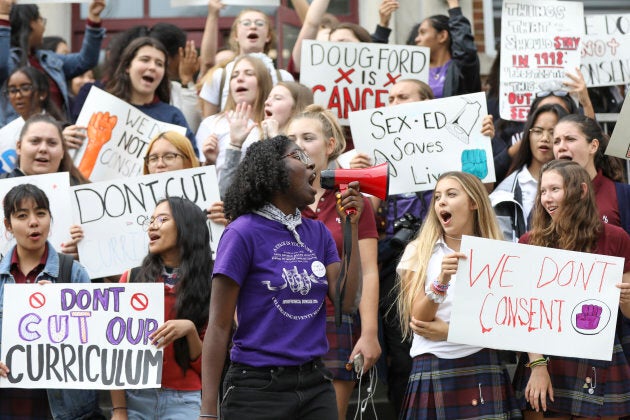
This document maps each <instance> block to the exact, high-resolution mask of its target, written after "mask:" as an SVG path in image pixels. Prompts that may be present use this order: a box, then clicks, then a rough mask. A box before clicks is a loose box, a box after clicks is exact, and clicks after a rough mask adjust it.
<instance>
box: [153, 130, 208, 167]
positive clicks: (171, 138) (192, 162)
mask: <svg viewBox="0 0 630 420" xmlns="http://www.w3.org/2000/svg"><path fill="white" fill-rule="evenodd" d="M162 139H163V140H166V141H168V142H169V143H171V144H172V145H173V146H175V148H176V149H177V150H178V151H179V152H180V153H181V154H182V155H184V162H185V165H186V168H185V169H189V168H196V167H198V166H199V159H197V155H196V154H195V151H194V149H193V147H192V144H191V143H190V140H189V139H188V137H186V136H184V135H183V134H179V133H178V132H176V131H164V132H163V133H160V134H158V135H157V136H155V137H153V139H152V140H151V141H150V142H149V146H148V147H147V153H146V155H145V156H149V154H150V153H151V149H152V148H153V144H154V143H155V142H156V141H158V140H162ZM142 173H143V174H144V175H146V174H148V173H150V172H149V166H148V165H147V161H146V160H145V161H144V165H143V166H142Z"/></svg>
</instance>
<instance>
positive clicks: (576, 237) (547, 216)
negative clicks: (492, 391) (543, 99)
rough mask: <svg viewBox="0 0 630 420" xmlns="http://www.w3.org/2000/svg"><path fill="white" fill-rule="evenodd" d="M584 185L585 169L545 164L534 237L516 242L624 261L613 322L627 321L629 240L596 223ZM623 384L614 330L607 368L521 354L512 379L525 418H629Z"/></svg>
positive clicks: (627, 373)
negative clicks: (528, 364) (622, 259)
mask: <svg viewBox="0 0 630 420" xmlns="http://www.w3.org/2000/svg"><path fill="white" fill-rule="evenodd" d="M565 118H567V117H565ZM563 124H566V123H562V122H560V123H558V125H557V126H556V130H558V133H556V134H555V137H556V138H558V137H560V138H561V139H563V140H564V136H565V132H566V130H567V128H568V127H562V126H561V125H563ZM575 134H577V133H575ZM582 141H583V140H582ZM590 178H591V177H590V176H589V174H588V169H587V170H584V169H583V168H582V167H581V165H579V164H577V163H576V162H570V161H563V160H554V161H551V162H548V163H547V164H545V165H543V167H542V170H541V176H540V183H539V184H538V190H537V194H536V205H535V207H534V210H533V212H534V215H533V220H532V230H531V231H530V232H528V233H526V234H525V235H524V236H523V237H522V238H521V239H520V240H519V242H521V243H525V244H530V245H537V246H544V247H550V248H558V249H565V250H569V251H579V252H589V253H594V254H602V255H611V256H617V257H623V258H625V263H624V269H623V271H624V274H623V278H620V279H618V283H617V285H616V286H617V287H618V288H620V289H621V293H620V301H619V310H620V312H621V313H620V314H619V316H622V314H623V315H625V316H626V317H627V316H630V284H628V283H630V238H628V235H627V234H626V233H625V232H624V231H623V229H621V228H619V227H617V226H613V225H612V224H611V223H605V222H603V221H602V220H601V218H600V214H599V213H600V212H601V209H599V210H598V204H597V202H596V199H595V196H594V191H593V190H594V188H593V187H594V185H595V184H594V183H593V182H592V181H591V179H590ZM613 309H614V308H613ZM624 319H627V318H624ZM533 361H538V363H537V364H536V365H535V366H534V367H528V366H527V365H526V363H528V362H533ZM541 362H542V363H541ZM629 382H630V366H629V364H628V361H627V359H626V356H625V355H624V353H623V350H622V346H621V345H620V339H619V330H617V333H616V334H615V339H614V345H613V350H612V355H611V360H610V361H608V360H606V361H602V360H589V359H577V358H572V357H560V356H552V357H551V358H547V360H545V358H544V357H543V356H542V355H541V354H533V353H529V354H528V353H523V354H522V355H521V358H520V361H519V364H518V365H517V368H516V373H515V376H514V388H515V389H516V394H517V397H519V398H520V403H521V408H522V409H524V410H525V411H524V412H523V413H524V417H525V419H543V417H544V418H554V419H566V420H569V419H574V418H580V419H586V418H590V419H610V420H612V419H618V418H621V417H625V416H626V415H627V414H628V413H630V400H629V399H628V398H627V395H628V386H630V384H629ZM543 412H544V413H543Z"/></svg>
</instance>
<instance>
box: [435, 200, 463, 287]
mask: <svg viewBox="0 0 630 420" xmlns="http://www.w3.org/2000/svg"><path fill="white" fill-rule="evenodd" d="M436 201H437V200H436ZM460 258H462V259H466V254H464V253H462V252H453V253H452V254H448V255H445V256H444V258H443V259H442V272H441V273H440V278H439V282H440V283H442V284H447V283H448V282H450V281H451V276H452V275H453V274H455V273H456V272H457V265H458V264H459V259H460Z"/></svg>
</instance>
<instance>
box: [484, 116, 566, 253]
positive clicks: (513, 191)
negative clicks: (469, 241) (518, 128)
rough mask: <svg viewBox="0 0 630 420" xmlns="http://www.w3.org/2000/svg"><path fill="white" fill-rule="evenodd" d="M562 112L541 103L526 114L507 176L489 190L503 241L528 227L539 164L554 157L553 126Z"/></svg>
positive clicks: (525, 230) (515, 236)
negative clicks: (519, 139) (521, 136)
mask: <svg viewBox="0 0 630 420" xmlns="http://www.w3.org/2000/svg"><path fill="white" fill-rule="evenodd" d="M565 115H567V113H566V111H565V110H564V108H562V107H560V106H558V105H542V106H540V107H538V108H537V109H536V110H535V111H533V112H532V113H531V114H529V116H528V117H527V123H526V124H525V130H524V131H523V139H522V141H521V143H520V146H519V149H518V152H517V153H516V155H515V156H514V159H513V160H512V167H511V168H510V170H509V171H508V176H507V177H506V178H505V179H504V180H503V181H502V182H501V183H500V184H499V185H498V186H497V187H496V188H495V190H494V191H493V192H492V194H490V201H491V202H492V206H493V207H494V211H495V213H496V214H497V219H498V220H499V225H500V226H501V230H502V231H503V237H504V239H505V240H506V241H513V242H516V241H518V238H520V237H521V236H522V235H523V234H524V233H525V232H527V231H528V230H529V225H530V217H529V216H530V213H531V211H532V209H533V207H534V202H535V198H536V189H537V187H538V181H539V178H540V168H541V167H542V165H544V164H545V163H547V162H549V161H550V160H553V133H554V127H555V126H556V124H557V123H558V120H559V119H560V118H562V117H564V116H565Z"/></svg>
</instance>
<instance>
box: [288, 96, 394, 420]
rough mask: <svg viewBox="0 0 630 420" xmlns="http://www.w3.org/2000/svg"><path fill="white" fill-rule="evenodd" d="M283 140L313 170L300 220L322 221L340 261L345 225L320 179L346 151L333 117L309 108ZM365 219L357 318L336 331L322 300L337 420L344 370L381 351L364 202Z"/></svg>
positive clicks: (370, 223)
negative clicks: (308, 161)
mask: <svg viewBox="0 0 630 420" xmlns="http://www.w3.org/2000/svg"><path fill="white" fill-rule="evenodd" d="M287 136H288V137H289V138H290V139H291V140H293V141H294V142H295V144H297V145H298V147H300V148H301V149H303V150H304V151H305V152H306V153H307V154H308V155H309V156H310V158H311V159H312V161H313V163H314V164H315V173H316V178H315V181H314V182H313V187H314V188H315V191H316V195H315V201H314V202H313V203H312V204H310V205H309V206H307V207H305V208H304V209H302V216H303V217H307V218H309V219H315V220H321V221H322V222H323V223H324V224H325V225H326V227H327V228H328V230H329V231H330V233H331V234H332V236H333V238H334V239H335V244H336V245H337V252H338V254H339V255H340V256H341V254H342V247H343V225H342V224H341V223H339V221H338V220H339V219H338V216H337V211H336V198H335V193H334V191H332V190H327V189H324V188H322V186H321V184H320V173H321V171H322V170H325V169H328V168H330V167H331V166H330V165H331V164H332V165H333V166H334V165H335V159H337V157H338V156H339V155H340V154H341V153H342V152H343V151H344V149H345V147H346V141H345V138H344V136H343V131H342V129H341V127H340V126H339V123H338V122H337V119H336V118H335V116H334V115H333V114H332V113H331V112H330V111H329V110H326V109H324V108H322V107H321V106H319V105H310V106H308V107H306V109H305V110H304V112H302V113H300V114H298V115H297V116H296V117H295V118H294V119H293V120H292V121H291V123H290V124H289V127H288V129H287ZM363 208H364V213H363V214H362V215H361V218H360V219H359V250H360V252H361V273H362V279H363V288H362V291H361V301H360V303H359V314H358V315H360V328H359V318H358V316H357V314H347V315H344V316H343V320H342V324H341V326H339V327H337V326H336V325H335V318H334V315H335V307H334V305H333V303H332V301H331V300H330V299H326V336H327V338H328V343H329V347H330V348H329V349H328V353H326V355H325V356H324V363H325V365H326V367H327V368H328V369H329V370H330V371H331V372H332V374H333V378H334V380H333V386H334V387H335V395H336V397H337V411H338V416H339V418H340V419H345V418H346V411H347V409H348V402H349V401H350V395H351V394H352V391H353V389H354V385H355V382H356V381H355V378H356V376H355V373H354V371H353V370H351V371H348V370H347V369H346V363H348V362H352V360H353V359H354V356H355V355H357V354H361V355H363V358H364V367H363V370H364V371H363V372H361V374H367V372H368V370H370V368H371V367H372V366H373V365H374V364H375V363H376V361H377V360H378V358H379V356H380V354H381V347H380V345H379V343H378V334H377V332H378V266H377V250H376V241H377V238H378V234H377V232H376V222H375V220H374V217H373V216H372V215H373V213H372V211H371V210H372V206H371V204H370V203H369V200H368V199H367V198H365V197H364V198H363Z"/></svg>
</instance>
